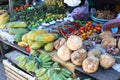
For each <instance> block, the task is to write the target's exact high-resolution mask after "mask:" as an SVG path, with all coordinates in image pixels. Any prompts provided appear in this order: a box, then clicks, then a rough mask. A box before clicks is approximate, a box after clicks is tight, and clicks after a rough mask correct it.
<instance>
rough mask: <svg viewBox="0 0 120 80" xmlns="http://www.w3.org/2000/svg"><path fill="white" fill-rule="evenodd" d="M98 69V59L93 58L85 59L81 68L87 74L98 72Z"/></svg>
mask: <svg viewBox="0 0 120 80" xmlns="http://www.w3.org/2000/svg"><path fill="white" fill-rule="evenodd" d="M98 67H99V59H98V58H97V57H95V56H90V57H87V58H86V59H85V60H84V61H83V63H82V68H83V70H84V71H85V72H87V73H94V72H96V71H97V70H98Z"/></svg>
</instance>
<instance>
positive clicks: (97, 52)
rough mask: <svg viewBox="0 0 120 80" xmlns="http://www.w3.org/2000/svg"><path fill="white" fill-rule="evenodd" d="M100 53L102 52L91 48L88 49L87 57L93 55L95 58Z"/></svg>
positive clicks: (98, 56)
mask: <svg viewBox="0 0 120 80" xmlns="http://www.w3.org/2000/svg"><path fill="white" fill-rule="evenodd" d="M101 54H102V53H101V51H100V50H98V49H93V50H90V51H88V57H89V56H95V57H97V58H100V56H101Z"/></svg>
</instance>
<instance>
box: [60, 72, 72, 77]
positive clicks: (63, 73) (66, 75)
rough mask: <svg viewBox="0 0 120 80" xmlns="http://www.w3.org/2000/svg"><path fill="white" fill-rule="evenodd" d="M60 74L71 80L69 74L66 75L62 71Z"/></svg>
mask: <svg viewBox="0 0 120 80" xmlns="http://www.w3.org/2000/svg"><path fill="white" fill-rule="evenodd" d="M61 74H63V75H64V76H65V77H66V78H71V75H70V74H66V71H62V72H61Z"/></svg>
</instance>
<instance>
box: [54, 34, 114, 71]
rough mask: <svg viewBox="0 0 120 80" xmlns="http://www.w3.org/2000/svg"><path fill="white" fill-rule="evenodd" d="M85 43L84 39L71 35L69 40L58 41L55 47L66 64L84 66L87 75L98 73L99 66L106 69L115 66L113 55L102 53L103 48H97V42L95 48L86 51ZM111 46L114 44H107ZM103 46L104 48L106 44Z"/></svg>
mask: <svg viewBox="0 0 120 80" xmlns="http://www.w3.org/2000/svg"><path fill="white" fill-rule="evenodd" d="M101 35H102V34H100V36H99V35H98V36H99V37H100V38H102V37H103V36H102V37H101ZM85 41H87V40H85ZM83 43H84V42H83V40H82V38H80V37H79V36H77V35H71V36H70V37H69V38H68V39H64V38H60V39H58V40H57V41H56V42H55V43H54V47H55V49H57V55H58V57H59V58H60V59H61V60H63V61H65V62H68V61H71V62H72V63H73V64H74V65H76V66H82V68H83V70H84V71H85V72H87V73H94V72H96V71H97V70H98V68H99V64H100V66H101V67H103V68H105V69H108V68H110V67H112V66H113V65H114V64H115V59H114V58H113V57H112V55H110V54H108V53H107V52H106V53H102V47H100V46H98V47H97V45H96V44H95V42H94V45H93V46H94V47H92V46H90V48H89V49H86V47H84V46H85V45H84V44H83ZM88 43H89V42H88ZM86 44H87V43H86ZM110 44H111V45H112V44H113V42H110V43H107V44H106V45H110ZM101 45H102V46H104V45H105V43H104V44H101ZM86 46H87V45H86ZM95 46H96V47H95ZM103 49H104V47H103Z"/></svg>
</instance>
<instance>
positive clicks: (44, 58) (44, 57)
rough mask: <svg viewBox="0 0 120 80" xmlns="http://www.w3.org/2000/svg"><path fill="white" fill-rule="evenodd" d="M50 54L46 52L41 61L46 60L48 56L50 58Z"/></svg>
mask: <svg viewBox="0 0 120 80" xmlns="http://www.w3.org/2000/svg"><path fill="white" fill-rule="evenodd" d="M49 57H50V56H49V55H48V54H46V55H45V56H43V57H42V58H41V61H44V60H46V59H47V58H49Z"/></svg>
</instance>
